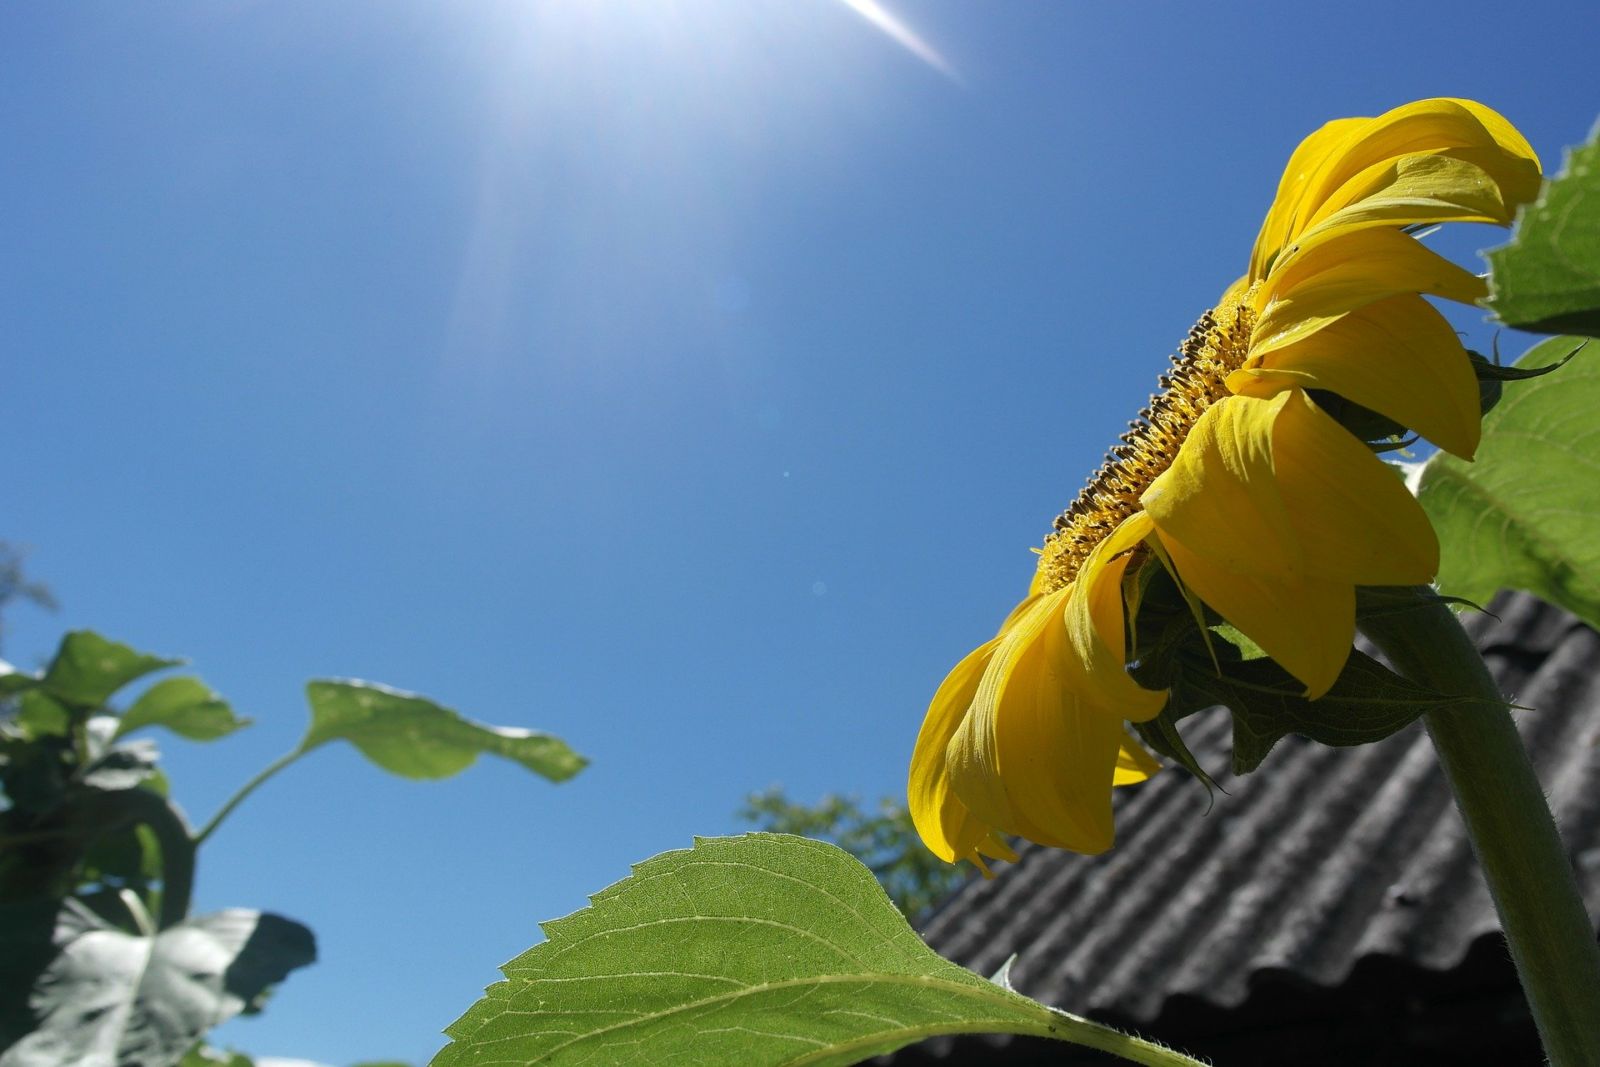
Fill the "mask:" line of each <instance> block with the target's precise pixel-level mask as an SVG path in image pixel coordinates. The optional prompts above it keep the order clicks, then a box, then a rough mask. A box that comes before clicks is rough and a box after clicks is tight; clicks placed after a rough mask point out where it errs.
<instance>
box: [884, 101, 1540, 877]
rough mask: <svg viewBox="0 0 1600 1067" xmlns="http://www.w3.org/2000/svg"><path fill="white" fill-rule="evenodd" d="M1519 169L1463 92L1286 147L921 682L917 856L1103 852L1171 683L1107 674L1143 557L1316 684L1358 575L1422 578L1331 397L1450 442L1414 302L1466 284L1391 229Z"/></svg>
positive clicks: (1508, 189) (1494, 127)
mask: <svg viewBox="0 0 1600 1067" xmlns="http://www.w3.org/2000/svg"><path fill="white" fill-rule="evenodd" d="M1540 180H1541V179H1540V170H1539V161H1538V158H1537V157H1536V156H1535V155H1534V152H1533V149H1532V148H1531V147H1529V145H1528V142H1527V141H1526V140H1525V139H1524V138H1523V137H1522V135H1521V134H1520V133H1518V132H1517V130H1516V129H1515V128H1514V127H1513V126H1512V125H1511V124H1510V123H1509V122H1507V121H1506V120H1505V119H1504V118H1502V117H1501V116H1500V115H1499V114H1497V113H1496V112H1494V111H1492V110H1490V109H1489V108H1487V107H1484V106H1483V105H1482V104H1478V103H1474V102H1472V101H1469V100H1451V99H1433V100H1422V101H1418V102H1416V103H1412V104H1407V105H1405V106H1403V107H1399V108H1396V109H1394V110H1393V111H1390V112H1388V113H1386V114H1383V115H1380V116H1378V117H1376V118H1348V119H1339V120H1336V121H1334V122H1330V123H1328V124H1327V125H1325V126H1323V127H1322V128H1321V129H1319V130H1317V131H1316V132H1315V133H1313V134H1311V136H1309V137H1307V138H1306V139H1305V140H1304V141H1303V142H1302V143H1301V144H1300V147H1299V148H1297V149H1296V150H1295V152H1294V154H1293V155H1292V156H1291V157H1290V159H1289V164H1288V167H1287V168H1286V169H1285V171H1284V174H1283V178H1282V180H1281V181H1280V182H1279V183H1278V192H1277V197H1276V199H1275V200H1274V201H1273V204H1272V207H1271V209H1270V210H1269V211H1268V212H1267V217H1266V221H1265V222H1264V223H1263V224H1262V227H1261V232H1260V235H1259V236H1258V237H1257V238H1256V243H1255V247H1254V250H1253V251H1252V253H1251V256H1250V266H1249V270H1248V272H1247V273H1246V274H1245V275H1244V277H1242V278H1240V279H1239V280H1238V281H1237V282H1235V283H1234V284H1233V285H1232V286H1230V287H1229V288H1228V289H1227V291H1226V292H1225V293H1224V294H1223V295H1222V298H1221V300H1220V301H1219V302H1218V303H1217V306H1216V307H1214V308H1213V309H1212V310H1210V311H1208V312H1207V313H1206V314H1205V315H1203V316H1201V318H1200V321H1199V322H1198V323H1197V324H1196V325H1195V327H1194V329H1193V330H1192V331H1190V333H1189V336H1188V338H1187V339H1186V340H1185V341H1184V342H1183V345H1182V347H1181V349H1180V352H1179V354H1178V355H1177V356H1175V357H1174V358H1173V364H1174V366H1173V368H1172V369H1171V370H1170V371H1169V372H1168V373H1167V374H1165V375H1163V376H1162V378H1161V380H1160V386H1161V390H1162V391H1161V392H1160V393H1159V394H1158V395H1156V396H1155V397H1153V398H1152V400H1151V401H1150V404H1149V406H1148V407H1146V408H1145V409H1144V410H1143V411H1141V412H1140V414H1139V418H1138V419H1137V420H1135V421H1134V422H1133V423H1131V424H1130V428H1129V430H1128V432H1127V433H1125V434H1123V435H1122V439H1121V444H1120V445H1118V446H1117V447H1115V448H1113V449H1112V450H1111V453H1110V454H1109V456H1108V457H1107V458H1106V461H1105V463H1104V465H1103V466H1102V467H1101V468H1100V469H1099V471H1097V472H1096V473H1095V474H1094V475H1093V476H1091V477H1090V479H1089V482H1088V484H1087V486H1085V488H1084V489H1083V491H1082V492H1081V493H1079V495H1078V497H1077V499H1076V500H1075V501H1074V502H1073V503H1072V505H1071V506H1070V507H1069V508H1067V510H1066V511H1065V512H1063V513H1062V514H1061V515H1060V516H1059V517H1058V518H1057V519H1056V520H1055V526H1054V530H1053V532H1052V533H1051V534H1050V535H1049V537H1048V538H1047V539H1046V540H1045V542H1044V546H1043V548H1042V549H1040V550H1039V561H1038V569H1037V571H1036V573H1035V575H1034V579H1033V582H1032V585H1031V586H1030V588H1029V590H1028V595H1027V597H1026V598H1025V599H1024V600H1023V601H1022V603H1020V604H1019V605H1017V607H1016V609H1015V610H1014V611H1012V613H1011V615H1010V616H1009V617H1008V618H1007V619H1006V621H1005V623H1004V624H1003V625H1002V626H1001V627H1000V632H999V633H998V634H997V635H996V636H995V637H994V639H993V640H990V641H988V642H986V643H984V644H983V645H980V646H979V647H978V648H977V649H976V650H974V651H973V652H972V653H971V654H970V655H968V656H967V657H966V658H965V659H963V660H962V661H961V662H960V663H958V664H956V666H955V668H954V669H953V670H952V671H951V672H950V673H949V675H948V676H947V677H946V678H945V680H944V682H943V684H942V685H940V686H939V689H938V692H937V693H936V694H935V695H934V698H933V703H932V705H931V706H930V707H929V709H928V714H927V718H926V720H925V721H924V722H923V726H922V731H921V733H920V735H919V736H918V738H917V745H916V750H915V752H914V754H913V756H912V760H911V775H910V785H909V796H910V807H911V813H912V816H913V818H914V819H915V822H916V826H917V830H918V832H919V833H920V834H921V836H922V839H923V841H924V842H925V843H926V844H927V846H928V847H929V848H930V849H932V850H933V852H935V853H936V854H937V855H939V856H940V857H942V858H944V859H946V860H949V861H955V860H958V859H969V860H972V861H974V862H976V863H978V864H979V865H980V866H982V865H983V859H982V857H983V856H991V857H999V858H1006V859H1010V858H1013V853H1012V850H1011V849H1010V847H1009V846H1008V845H1007V844H1006V841H1005V838H1004V837H1003V836H1002V835H1019V836H1022V837H1025V838H1028V839H1029V840H1032V841H1036V842H1039V843H1040V844H1044V845H1051V846H1054V847H1058V848H1065V849H1071V850H1073V851H1076V852H1085V853H1091V854H1093V853H1098V852H1103V851H1104V850H1105V849H1107V848H1109V847H1110V846H1111V843H1112V837H1113V825H1112V816H1111V788H1112V786H1114V785H1123V784H1128V783H1132V782H1138V781H1142V780H1143V779H1145V778H1147V777H1149V776H1150V775H1151V774H1152V773H1154V772H1155V771H1156V769H1157V768H1158V764H1157V763H1156V761H1155V759H1154V758H1153V757H1152V756H1150V754H1149V753H1147V752H1146V751H1144V749H1143V748H1141V747H1140V746H1139V744H1138V743H1137V742H1136V741H1135V740H1133V738H1132V737H1131V736H1130V735H1129V734H1128V731H1127V729H1126V728H1125V726H1124V721H1125V720H1126V721H1133V722H1143V721H1148V720H1149V719H1151V718H1153V717H1154V716H1156V715H1157V714H1159V713H1160V711H1161V709H1162V708H1163V707H1164V706H1165V703H1166V700H1167V694H1166V692H1164V691H1155V690H1149V689H1144V688H1142V687H1141V686H1139V685H1138V684H1137V683H1136V682H1135V681H1134V680H1133V678H1132V676H1131V675H1130V674H1129V673H1128V670H1127V667H1128V627H1129V626H1130V625H1131V623H1132V621H1133V620H1134V619H1136V617H1137V614H1138V608H1139V605H1138V603H1137V602H1136V601H1137V594H1136V590H1137V588H1138V585H1137V583H1134V582H1131V581H1128V582H1125V581H1124V579H1125V578H1129V577H1131V576H1132V575H1133V574H1134V573H1136V571H1137V569H1138V568H1140V567H1143V566H1144V565H1146V564H1147V563H1148V562H1150V561H1152V560H1153V561H1157V563H1158V564H1159V565H1160V566H1162V567H1164V568H1165V569H1166V570H1167V571H1168V573H1170V574H1171V575H1172V576H1173V578H1174V580H1175V581H1176V582H1177V583H1178V585H1179V587H1180V588H1181V589H1182V590H1183V592H1184V594H1185V596H1186V597H1188V598H1189V599H1190V600H1191V601H1193V600H1195V599H1198V600H1199V601H1203V602H1204V603H1205V604H1206V605H1208V606H1209V607H1210V608H1211V609H1213V610H1214V611H1215V612H1216V613H1217V614H1219V615H1221V616H1222V617H1223V618H1224V619H1226V620H1227V621H1228V622H1229V623H1231V624H1232V625H1233V626H1235V627H1236V628H1237V629H1239V630H1240V631H1242V632H1243V633H1244V634H1245V635H1246V636H1248V637H1249V638H1251V639H1252V640H1253V641H1255V642H1256V644H1258V645H1259V646H1260V647H1261V648H1262V650H1264V651H1265V652H1266V653H1267V654H1268V655H1269V656H1271V657H1272V658H1273V659H1274V660H1276V661H1277V663H1278V664H1279V665H1280V666H1282V667H1283V668H1284V669H1285V670H1286V671H1288V672H1289V673H1290V674H1291V675H1293V676H1294V677H1295V678H1296V679H1297V680H1298V681H1299V682H1301V683H1303V684H1304V686H1305V692H1306V695H1307V696H1308V697H1311V698H1316V697H1319V696H1321V695H1322V694H1324V693H1326V692H1327V691H1328V689H1329V688H1330V687H1331V686H1332V685H1333V683H1334V680H1335V679H1336V678H1337V677H1338V676H1339V673H1340V671H1341V670H1342V669H1343V667H1344V664H1345V661H1346V659H1347V658H1348V656H1349V652H1350V647H1351V643H1352V640H1353V638H1354V635H1355V590H1356V587H1357V586H1370V585H1417V584H1421V583H1425V582H1428V581H1430V580H1431V579H1432V578H1433V576H1434V573H1435V572H1436V571H1437V569H1438V562H1439V546H1438V541H1437V539H1436V538H1435V536H1434V533H1433V529H1432V527H1431V526H1430V525H1429V523H1428V520H1427V517H1426V515H1425V514H1424V513H1423V511H1422V509H1421V507H1419V506H1418V504H1417V502H1416V500H1415V499H1413V498H1412V496H1411V495H1410V493H1409V492H1407V490H1406V488H1405V486H1404V485H1403V484H1402V482H1401V481H1400V480H1399V479H1398V478H1396V477H1395V475H1394V473H1393V472H1392V471H1391V470H1390V469H1389V468H1388V467H1387V466H1386V465H1385V464H1384V463H1383V462H1382V461H1381V460H1380V459H1379V458H1378V457H1377V456H1376V455H1375V454H1374V452H1373V449H1372V448H1371V447H1370V446H1369V445H1368V444H1367V442H1365V441H1364V440H1362V439H1361V438H1359V437H1357V436H1355V435H1354V434H1353V433H1352V432H1350V431H1349V430H1347V429H1346V428H1345V427H1344V426H1343V425H1341V423H1340V422H1339V421H1337V420H1336V418H1335V417H1334V416H1333V415H1332V414H1330V412H1331V411H1339V410H1341V406H1340V403H1339V401H1340V400H1341V399H1342V401H1344V402H1348V403H1349V404H1353V405H1359V407H1360V408H1364V409H1368V410H1370V411H1373V412H1377V413H1378V414H1380V415H1382V416H1385V417H1387V418H1388V419H1389V420H1391V421H1392V422H1393V423H1395V424H1398V425H1399V426H1402V427H1405V428H1407V429H1409V430H1410V431H1412V432H1414V433H1416V434H1418V435H1420V436H1422V437H1426V438H1427V439H1428V440H1430V441H1432V442H1433V443H1434V444H1436V445H1438V446H1439V447H1440V448H1442V449H1444V450H1446V451H1448V452H1452V453H1454V454H1456V455H1458V456H1462V457H1464V458H1471V456H1472V454H1473V452H1474V450H1475V449H1476V448H1477V445H1478V434H1479V418H1480V407H1479V397H1478V388H1477V380H1476V376H1475V375H1474V373H1473V369H1472V364H1471V360H1470V358H1469V356H1468V355H1467V353H1466V351H1465V350H1464V349H1463V348H1462V346H1461V342H1460V341H1459V340H1458V338H1457V337H1456V334H1455V332H1454V331H1453V330H1452V329H1451V327H1450V325H1449V324H1448V323H1447V322H1446V320H1445V319H1444V317H1443V316H1442V315H1441V314H1440V313H1439V312H1438V311H1437V310H1436V309H1435V308H1434V307H1433V306H1432V305H1431V304H1430V303H1429V302H1428V301H1427V300H1426V299H1425V298H1424V296H1425V295H1426V296H1434V297H1442V298H1444V299H1447V300H1454V301H1459V302H1461V303H1466V304H1472V303H1476V302H1477V301H1478V300H1480V299H1482V298H1483V297H1484V296H1485V295H1486V290H1485V283H1484V281H1483V279H1482V278H1480V277H1478V276H1477V275H1474V274H1472V273H1470V272H1469V271H1466V270H1464V269H1462V268H1461V267H1458V266H1456V265H1455V264H1453V263H1451V262H1449V261H1448V260H1446V259H1444V258H1443V257H1441V256H1439V255H1438V254H1436V253H1434V252H1433V251H1431V250H1429V249H1428V248H1427V247H1425V246H1424V245H1423V244H1421V243H1420V242H1419V241H1417V240H1416V239H1415V238H1414V237H1413V236H1412V234H1413V233H1414V232H1415V229H1416V228H1418V227H1423V226H1432V225H1434V224H1437V223H1443V222H1487V223H1496V224H1499V225H1502V226H1506V225H1509V224H1510V222H1511V219H1512V216H1513V215H1514V214H1515V212H1516V209H1517V206H1518V205H1520V204H1522V203H1525V202H1527V201H1529V200H1532V199H1533V198H1534V196H1535V195H1536V194H1537V193H1538V191H1539V185H1540Z"/></svg>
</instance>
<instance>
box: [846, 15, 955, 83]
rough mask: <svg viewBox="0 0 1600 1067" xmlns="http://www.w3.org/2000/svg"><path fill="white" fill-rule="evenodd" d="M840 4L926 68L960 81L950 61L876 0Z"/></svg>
mask: <svg viewBox="0 0 1600 1067" xmlns="http://www.w3.org/2000/svg"><path fill="white" fill-rule="evenodd" d="M841 2H842V3H843V4H844V5H845V6H846V7H848V8H849V9H850V10H852V11H854V12H855V13H856V14H858V15H860V16H861V17H862V18H864V19H866V20H867V21H868V22H870V23H872V24H873V25H874V26H876V27H877V28H878V29H880V30H882V31H883V32H884V33H886V34H888V35H889V37H890V39H892V40H893V41H894V42H895V43H896V44H898V45H899V46H900V47H902V48H904V49H905V50H906V51H907V52H910V53H911V54H912V55H914V56H916V57H917V58H918V59H920V60H922V61H923V62H924V63H926V64H928V66H930V67H932V68H933V69H934V70H936V71H938V72H939V73H940V74H943V75H944V76H945V77H946V78H949V79H950V80H951V81H955V82H959V81H960V80H961V76H960V75H959V74H957V73H956V70H955V68H954V67H952V66H951V65H950V61H949V60H947V59H945V58H944V56H942V55H940V54H939V50H938V49H936V48H934V47H933V45H931V44H929V43H928V42H927V41H925V40H923V39H922V37H921V36H919V35H918V34H917V31H916V30H913V29H912V28H911V27H910V26H907V25H906V24H905V23H904V22H902V21H901V20H900V19H899V18H897V17H895V16H894V15H893V14H891V13H890V12H888V11H886V10H885V9H884V7H883V5H882V4H880V3H878V0H841Z"/></svg>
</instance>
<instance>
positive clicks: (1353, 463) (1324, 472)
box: [1201, 390, 1439, 648]
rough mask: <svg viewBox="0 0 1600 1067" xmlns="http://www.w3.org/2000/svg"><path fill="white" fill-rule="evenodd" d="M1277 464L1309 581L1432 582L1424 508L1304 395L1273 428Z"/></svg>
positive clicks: (1433, 559) (1435, 561) (1433, 556)
mask: <svg viewBox="0 0 1600 1067" xmlns="http://www.w3.org/2000/svg"><path fill="white" fill-rule="evenodd" d="M1272 459H1273V467H1274V470H1275V471H1276V475H1277V478H1276V484H1277V489H1278V492H1279V493H1280V494H1281V496H1282V499H1283V506H1284V510H1285V511H1287V512H1288V513H1289V521H1290V523H1291V524H1292V525H1293V526H1294V532H1295V537H1296V539H1297V540H1298V542H1299V545H1300V550H1301V555H1302V558H1303V559H1304V560H1305V574H1306V575H1307V576H1308V577H1310V578H1313V579H1330V580H1333V581H1337V582H1343V583H1345V584H1346V585H1420V584H1422V583H1424V582H1428V581H1432V580H1433V576H1434V574H1436V573H1437V572H1438V570H1439V541H1438V538H1437V537H1435V536H1434V532H1433V527H1432V526H1431V525H1430V524H1429V522H1428V516H1427V514H1426V513H1425V512H1424V511H1423V510H1422V506H1421V505H1420V504H1418V503H1417V500H1416V498H1415V497H1413V496H1412V495H1411V493H1410V491H1409V490H1407V489H1406V487H1405V483H1404V482H1402V481H1401V480H1400V479H1399V477H1397V476H1396V475H1395V473H1394V471H1393V470H1391V469H1390V468H1389V466H1388V465H1387V464H1386V463H1384V462H1383V461H1382V460H1380V459H1379V458H1378V457H1377V456H1375V455H1373V454H1372V451H1371V450H1370V449H1369V448H1367V447H1366V446H1365V445H1364V444H1362V443H1361V442H1360V441H1358V440H1356V439H1355V438H1354V437H1352V436H1351V435H1350V433H1349V432H1348V431H1346V430H1345V429H1344V427H1342V426H1340V425H1339V424H1338V423H1337V422H1335V421H1334V420H1333V418H1332V417H1330V416H1329V415H1327V414H1325V413H1324V412H1323V411H1322V409H1321V408H1319V407H1317V405H1316V404H1315V403H1314V402H1313V401H1312V400H1311V398H1310V397H1308V396H1306V394H1304V393H1302V392H1300V391H1299V390H1295V391H1294V392H1293V393H1290V394H1288V401H1287V403H1285V404H1284V406H1283V411H1282V412H1281V413H1280V414H1279V415H1278V419H1277V422H1275V423H1274V424H1273V430H1272ZM1201 596H1202V597H1204V594H1203V593H1202V594H1201ZM1212 606H1213V607H1216V606H1217V605H1212ZM1219 610H1220V608H1219ZM1224 614H1226V612H1224ZM1240 629H1244V627H1242V626H1241V627H1240ZM1245 632H1246V633H1249V631H1248V630H1246V631H1245ZM1251 636H1252V637H1254V636H1255V635H1254V634H1251ZM1262 647H1263V648H1265V647H1266V645H1265V644H1262Z"/></svg>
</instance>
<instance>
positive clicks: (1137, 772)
mask: <svg viewBox="0 0 1600 1067" xmlns="http://www.w3.org/2000/svg"><path fill="white" fill-rule="evenodd" d="M1160 769H1161V763H1160V761H1159V760H1157V759H1156V758H1155V757H1154V756H1152V755H1150V753H1149V752H1146V751H1145V747H1144V746H1143V745H1141V744H1140V743H1139V742H1137V741H1135V740H1134V739H1133V738H1131V737H1124V738H1123V739H1122V749H1121V750H1120V751H1119V752H1118V753H1117V769H1116V771H1115V772H1113V774H1112V776H1111V784H1112V785H1113V786H1123V785H1138V784H1139V783H1140V782H1142V781H1145V780H1146V779H1148V778H1150V777H1151V776H1153V775H1154V774H1155V773H1156V772H1157V771H1159V770H1160Z"/></svg>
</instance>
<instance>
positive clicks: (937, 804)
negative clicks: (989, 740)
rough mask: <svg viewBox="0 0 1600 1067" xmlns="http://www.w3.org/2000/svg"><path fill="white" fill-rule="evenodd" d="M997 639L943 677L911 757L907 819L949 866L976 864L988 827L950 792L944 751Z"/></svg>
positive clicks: (968, 703) (975, 689) (976, 685)
mask: <svg viewBox="0 0 1600 1067" xmlns="http://www.w3.org/2000/svg"><path fill="white" fill-rule="evenodd" d="M999 643H1000V642H999V639H996V640H993V641H990V642H988V643H987V644H984V645H981V646H979V647H978V648H977V649H976V650H975V651H973V652H972V653H971V654H969V655H968V656H967V657H966V658H965V659H963V660H962V661H961V662H960V663H958V664H956V666H955V668H954V669H953V670H952V671H951V672H950V673H949V674H948V675H946V676H945V679H944V682H943V683H942V684H941V685H940V686H939V691H938V692H937V693H935V694H934V697H933V703H932V704H930V705H929V706H928V714H927V717H926V718H924V719H923V721H922V730H921V732H919V733H918V734H917V745H916V748H915V749H914V750H913V751H912V753H911V776H910V781H909V783H908V785H907V787H906V799H907V804H908V806H909V807H910V809H911V821H912V823H914V824H915V825H916V828H917V834H918V836H920V837H921V838H922V843H923V844H925V845H927V846H928V850H929V851H930V852H932V853H933V854H934V855H935V856H938V857H939V858H940V859H942V860H944V861H945V862H947V863H954V862H955V861H957V860H961V859H969V860H974V861H975V862H976V858H977V850H978V848H979V847H980V842H985V841H986V839H987V838H988V836H989V831H990V828H989V827H988V826H985V825H984V824H983V823H981V822H979V821H978V820H977V819H976V818H974V817H973V815H972V813H971V812H970V811H968V810H967V806H966V805H965V804H963V803H962V802H961V799H960V798H959V797H957V796H956V795H955V793H954V792H953V791H952V790H951V788H950V773H949V768H948V766H947V765H946V763H945V749H946V748H947V747H948V746H949V744H950V738H951V737H952V736H954V735H955V732H956V729H957V728H958V727H959V726H960V725H961V720H962V719H963V718H965V717H966V714H967V708H968V707H969V706H970V705H971V704H972V698H973V696H974V695H975V694H976V693H977V691H978V681H979V679H981V678H982V677H983V671H984V668H985V667H987V666H988V665H989V659H990V657H991V656H992V655H993V653H994V649H995V646H996V645H998V644H999Z"/></svg>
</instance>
